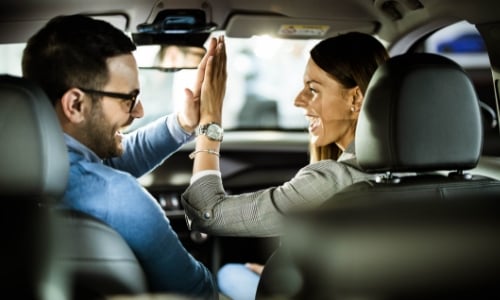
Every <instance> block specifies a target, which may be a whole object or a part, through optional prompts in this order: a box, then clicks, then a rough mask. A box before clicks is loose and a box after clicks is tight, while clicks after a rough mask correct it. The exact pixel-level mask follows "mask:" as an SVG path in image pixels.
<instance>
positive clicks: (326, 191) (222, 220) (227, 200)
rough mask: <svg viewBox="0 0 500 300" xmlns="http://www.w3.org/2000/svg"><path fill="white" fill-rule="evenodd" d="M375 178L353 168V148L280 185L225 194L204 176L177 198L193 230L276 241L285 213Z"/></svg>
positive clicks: (215, 181)
mask: <svg viewBox="0 0 500 300" xmlns="http://www.w3.org/2000/svg"><path fill="white" fill-rule="evenodd" d="M374 177H375V175H372V174H366V173H363V172H361V171H360V170H359V168H358V167H357V163H356V158H355V155H354V143H353V144H352V145H351V146H349V147H348V148H347V149H346V151H344V153H343V154H342V155H341V156H340V157H339V159H338V160H337V161H334V160H323V161H320V162H317V163H313V164H310V165H308V166H306V167H304V168H302V169H301V170H299V172H298V173H297V174H296V175H295V176H294V177H293V178H292V179H291V180H290V181H288V182H285V183H284V184H282V185H280V186H276V187H270V188H267V189H263V190H259V191H255V192H251V193H245V194H240V195H227V194H226V193H225V191H224V187H223V185H222V180H221V178H220V177H219V176H217V175H206V176H203V177H201V178H199V179H198V180H196V181H195V182H193V183H192V184H191V185H190V186H189V187H188V188H187V189H186V191H185V192H184V193H183V194H182V198H181V199H182V204H183V206H184V209H185V212H186V218H187V220H188V226H190V227H191V229H197V230H200V231H202V232H206V233H210V234H214V235H223V236H247V237H267V236H278V235H281V234H282V233H283V228H282V226H283V223H284V222H283V219H282V218H283V217H284V216H285V215H286V213H287V212H290V211H292V210H297V209H310V208H313V207H315V206H318V205H320V204H321V203H323V202H324V201H326V200H327V199H329V198H330V197H331V196H332V195H333V194H335V193H336V192H338V191H339V190H341V189H342V188H344V187H346V186H348V185H351V184H353V183H355V182H358V181H362V180H366V179H373V178H374Z"/></svg>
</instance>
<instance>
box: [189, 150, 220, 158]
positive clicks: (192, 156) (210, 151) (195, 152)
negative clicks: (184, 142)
mask: <svg viewBox="0 0 500 300" xmlns="http://www.w3.org/2000/svg"><path fill="white" fill-rule="evenodd" d="M201 152H205V153H208V154H213V155H216V156H217V157H219V156H220V154H219V152H217V151H215V150H212V149H201V150H195V151H193V152H191V153H190V154H189V158H190V159H194V156H195V155H196V154H198V153H201Z"/></svg>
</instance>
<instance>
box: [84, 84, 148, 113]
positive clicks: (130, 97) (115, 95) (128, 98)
mask: <svg viewBox="0 0 500 300" xmlns="http://www.w3.org/2000/svg"><path fill="white" fill-rule="evenodd" d="M79 89H80V90H82V91H83V92H85V93H89V94H94V95H100V96H106V97H111V98H115V99H120V100H123V101H132V105H130V110H129V113H131V112H132V111H133V110H134V108H135V106H136V105H137V103H138V101H137V96H138V95H139V90H133V91H132V92H130V93H128V94H125V93H116V92H106V91H99V90H93V89H86V88H81V87H79Z"/></svg>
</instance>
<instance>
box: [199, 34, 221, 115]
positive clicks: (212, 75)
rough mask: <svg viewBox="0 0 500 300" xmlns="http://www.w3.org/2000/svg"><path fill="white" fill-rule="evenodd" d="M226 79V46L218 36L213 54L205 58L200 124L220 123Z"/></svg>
mask: <svg viewBox="0 0 500 300" xmlns="http://www.w3.org/2000/svg"><path fill="white" fill-rule="evenodd" d="M226 80H227V72H226V46H225V43H224V37H223V36H219V37H218V38H217V45H216V47H215V53H214V55H211V56H209V57H208V59H207V63H206V67H205V77H204V79H203V83H202V85H201V98H200V124H206V123H210V122H216V123H218V124H221V122H222V104H223V101H224V96H225V93H226Z"/></svg>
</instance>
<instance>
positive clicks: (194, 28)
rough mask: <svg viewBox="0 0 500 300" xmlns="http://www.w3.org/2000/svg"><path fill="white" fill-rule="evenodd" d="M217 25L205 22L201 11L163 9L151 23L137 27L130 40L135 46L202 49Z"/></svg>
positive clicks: (203, 13)
mask: <svg viewBox="0 0 500 300" xmlns="http://www.w3.org/2000/svg"><path fill="white" fill-rule="evenodd" d="M216 28H217V24H215V23H212V22H208V23H207V21H206V17H205V12H204V11H203V10H201V9H164V10H161V11H160V12H158V14H157V15H156V18H155V19H154V21H153V22H152V23H142V24H139V25H137V32H136V33H132V39H133V41H134V42H135V43H136V44H137V45H165V44H168V45H178V46H192V47H203V45H204V43H205V41H206V40H207V38H208V36H209V35H210V33H211V32H212V31H214V30H215V29H216Z"/></svg>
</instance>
